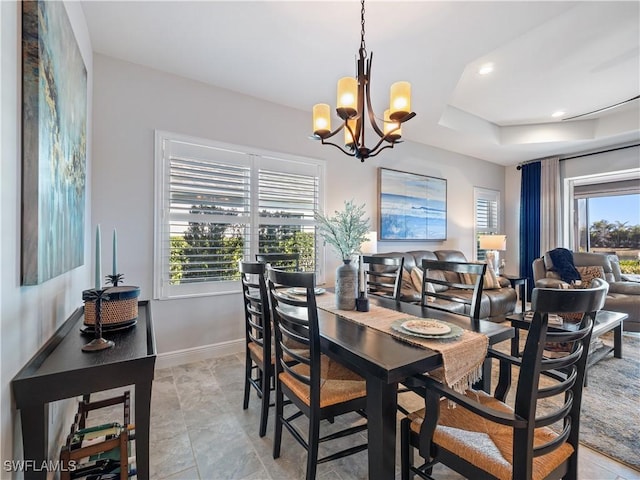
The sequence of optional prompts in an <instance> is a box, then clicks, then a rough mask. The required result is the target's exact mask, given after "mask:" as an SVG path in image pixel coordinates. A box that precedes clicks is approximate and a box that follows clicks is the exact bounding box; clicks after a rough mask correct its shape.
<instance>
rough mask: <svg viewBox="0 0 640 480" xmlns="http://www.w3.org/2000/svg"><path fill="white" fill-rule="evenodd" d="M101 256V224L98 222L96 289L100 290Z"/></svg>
mask: <svg viewBox="0 0 640 480" xmlns="http://www.w3.org/2000/svg"><path fill="white" fill-rule="evenodd" d="M100 258H101V248H100V224H98V226H97V227H96V282H95V283H96V285H95V286H96V290H100V287H102V265H101V263H100Z"/></svg>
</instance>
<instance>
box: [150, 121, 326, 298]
mask: <svg viewBox="0 0 640 480" xmlns="http://www.w3.org/2000/svg"><path fill="white" fill-rule="evenodd" d="M156 162H157V163H156V166H157V170H156V275H155V292H154V297H155V298H174V297H182V296H190V295H208V294H215V293H221V292H227V291H234V290H236V289H237V285H238V280H239V275H238V267H237V265H238V261H239V260H243V259H244V260H254V259H255V254H256V253H258V252H261V253H262V252H282V253H299V254H300V259H301V261H300V265H301V267H302V268H304V269H305V270H310V271H313V270H315V266H316V263H317V260H318V259H317V255H316V231H315V220H314V212H315V210H317V209H318V205H319V201H320V183H321V176H322V165H321V164H320V163H319V162H317V161H314V160H308V159H298V158H290V157H285V156H282V158H280V157H277V156H274V155H271V154H269V155H267V154H264V153H262V152H256V151H249V150H248V149H243V148H241V147H234V146H229V145H223V144H219V143H217V142H210V141H206V140H200V139H192V138H186V137H182V136H178V135H175V134H168V133H164V132H157V133H156Z"/></svg>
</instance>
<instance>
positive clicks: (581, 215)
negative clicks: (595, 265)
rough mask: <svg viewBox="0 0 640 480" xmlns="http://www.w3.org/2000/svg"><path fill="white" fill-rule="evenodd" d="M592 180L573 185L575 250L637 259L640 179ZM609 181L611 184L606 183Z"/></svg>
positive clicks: (639, 229)
mask: <svg viewBox="0 0 640 480" xmlns="http://www.w3.org/2000/svg"><path fill="white" fill-rule="evenodd" d="M627 177H628V178H626V179H620V180H615V181H611V177H610V176H603V177H602V178H601V179H600V183H594V182H596V181H597V180H598V179H595V178H590V179H588V180H585V181H589V182H591V183H584V182H579V181H576V182H574V185H573V209H574V232H573V238H574V241H575V244H574V245H575V246H574V248H575V249H576V250H577V251H582V252H585V251H595V252H608V251H609V252H616V253H617V254H618V256H619V257H620V258H626V257H629V258H631V259H637V251H638V249H639V248H640V178H638V177H637V176H636V178H632V177H629V176H627ZM605 180H609V181H605Z"/></svg>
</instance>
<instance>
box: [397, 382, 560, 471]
mask: <svg viewBox="0 0 640 480" xmlns="http://www.w3.org/2000/svg"><path fill="white" fill-rule="evenodd" d="M466 396H467V397H469V398H471V399H473V400H475V401H477V402H479V403H481V404H482V405H485V406H487V407H489V408H492V409H494V410H498V411H503V412H511V413H512V412H513V410H512V409H511V407H509V406H508V405H505V404H504V403H502V402H500V401H499V400H496V399H495V398H494V397H492V396H490V395H487V394H486V393H484V392H478V391H475V390H469V391H467V392H466ZM424 416H425V409H424V408H423V409H422V410H419V411H417V412H414V413H412V414H410V415H409V418H410V419H411V429H412V430H413V431H414V432H416V433H419V432H420V426H421V425H422V421H423V419H424ZM556 437H557V434H556V433H555V432H554V431H553V430H551V429H550V428H548V427H542V428H538V429H536V432H535V438H534V445H535V446H537V445H540V444H543V443H547V442H549V441H550V440H552V439H553V438H556ZM433 441H434V443H436V444H437V445H439V446H441V447H442V448H444V449H446V450H449V451H451V452H454V453H455V454H456V455H458V456H460V457H462V458H464V459H465V460H466V461H468V462H470V463H472V464H474V465H476V466H478V467H480V468H482V469H483V470H485V471H487V472H489V473H491V474H492V475H494V476H496V477H497V478H500V479H501V480H511V479H512V478H513V477H512V462H513V447H512V445H513V429H512V428H511V427H509V426H507V425H500V424H497V423H494V422H491V421H489V420H487V419H485V418H482V417H480V416H479V415H477V414H475V413H472V412H470V411H469V410H467V409H466V408H464V407H462V406H460V405H457V406H455V408H449V401H448V400H446V399H442V400H441V403H440V418H439V421H438V426H437V428H436V431H435V432H434V435H433ZM572 453H573V447H572V446H571V445H570V444H568V443H564V444H563V445H562V446H560V447H559V448H558V449H556V450H554V451H552V452H550V453H547V454H546V455H542V456H539V457H535V458H534V459H533V476H532V478H533V480H539V479H543V478H546V477H547V476H548V475H549V473H551V472H552V471H553V470H554V469H555V468H557V467H558V466H559V465H560V464H561V463H562V462H564V461H565V460H566V459H567V458H569V456H571V454H572Z"/></svg>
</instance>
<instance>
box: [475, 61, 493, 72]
mask: <svg viewBox="0 0 640 480" xmlns="http://www.w3.org/2000/svg"><path fill="white" fill-rule="evenodd" d="M491 72H493V63H485V64H484V65H482V66H481V67H480V69H479V70H478V73H479V74H480V75H487V74H489V73H491Z"/></svg>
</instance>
